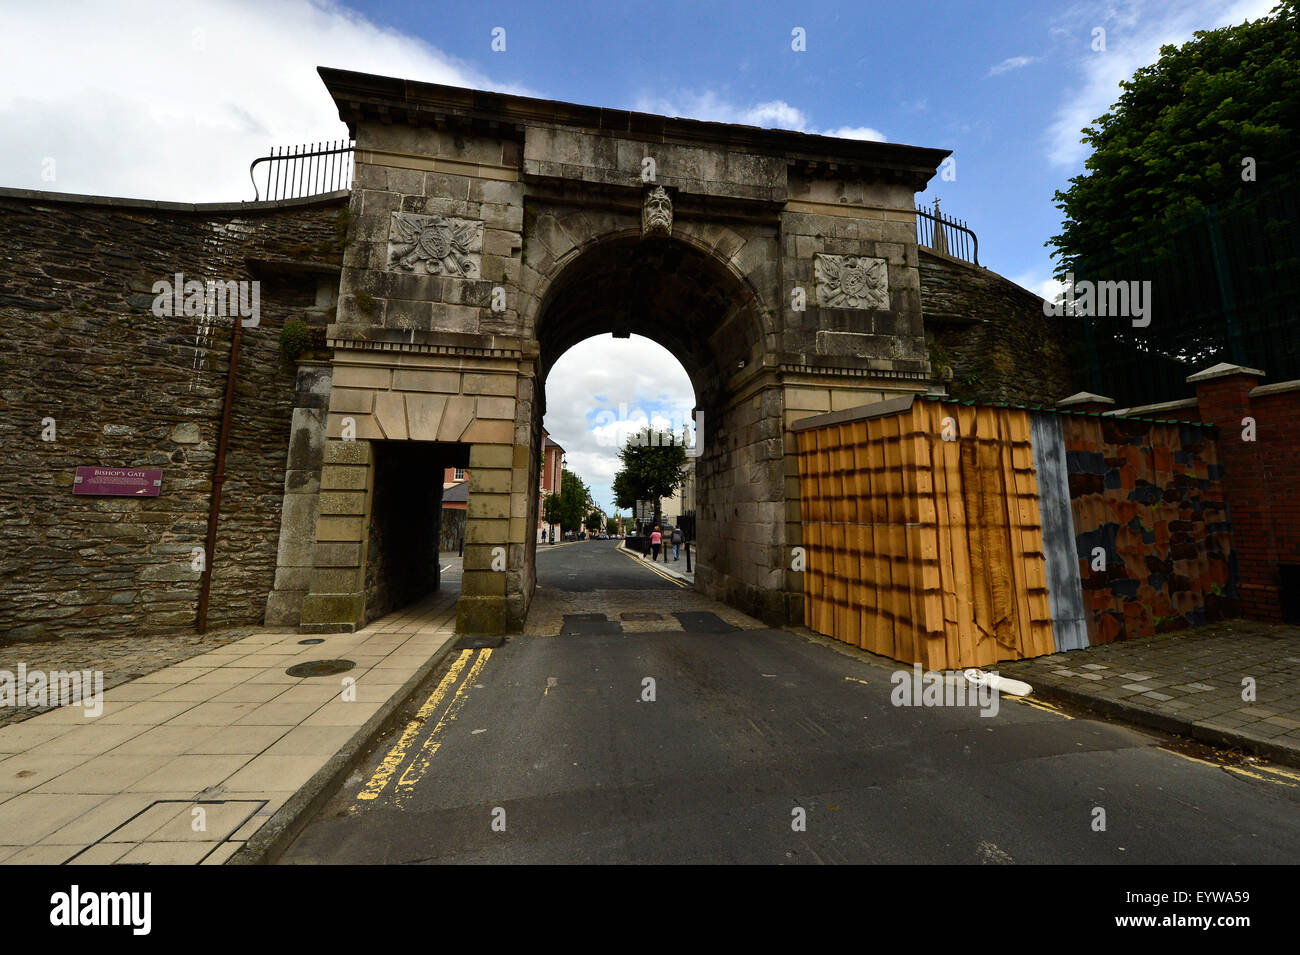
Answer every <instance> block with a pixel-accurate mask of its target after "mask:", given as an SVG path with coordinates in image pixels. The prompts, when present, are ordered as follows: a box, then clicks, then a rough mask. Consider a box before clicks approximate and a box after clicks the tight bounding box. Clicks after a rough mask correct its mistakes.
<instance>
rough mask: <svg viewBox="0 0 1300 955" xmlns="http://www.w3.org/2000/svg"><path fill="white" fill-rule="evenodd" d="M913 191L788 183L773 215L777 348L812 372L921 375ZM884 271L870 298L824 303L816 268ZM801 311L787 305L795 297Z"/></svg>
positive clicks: (832, 182)
mask: <svg viewBox="0 0 1300 955" xmlns="http://www.w3.org/2000/svg"><path fill="white" fill-rule="evenodd" d="M913 195H914V194H913V192H912V190H911V189H910V188H908V187H906V186H890V185H885V184H872V183H866V182H862V181H852V180H849V181H845V180H838V179H819V178H809V177H796V178H792V179H791V181H790V196H789V200H788V201H787V202H786V204H785V209H784V211H783V213H782V215H781V242H782V251H783V253H784V255H783V256H782V280H783V293H784V294H783V300H782V305H783V308H782V314H783V316H784V319H785V322H784V333H783V336H782V348H783V349H784V350H785V351H786V352H788V353H790V354H796V355H801V356H803V360H804V361H805V362H806V363H807V364H810V365H814V366H823V367H824V366H831V367H836V366H840V367H842V366H845V365H850V366H857V365H859V364H860V363H861V360H862V359H866V360H867V361H866V364H867V365H868V367H874V368H878V369H881V370H886V371H891V372H897V371H910V372H916V373H918V374H922V375H923V374H925V373H926V372H927V371H928V365H927V356H926V351H925V337H924V331H923V329H922V325H921V291H920V282H919V276H918V272H917V245H916V216H915V213H914V212H913V211H912V199H913ZM826 257H834V258H835V259H836V260H839V259H842V258H843V257H851V258H852V259H859V258H860V257H865V258H866V259H867V260H870V261H873V262H874V261H877V260H878V261H881V262H883V263H884V268H883V275H884V277H885V278H886V289H883V290H882V293H881V294H880V295H879V296H878V297H875V296H871V297H868V296H863V297H857V296H854V295H851V294H845V295H839V296H836V295H828V294H827V292H826V290H825V289H824V288H820V287H819V286H825V285H827V284H828V283H827V281H826V278H827V276H826V274H825V270H824V269H823V274H822V275H821V276H819V275H818V272H817V268H818V260H819V259H821V260H822V262H823V265H824V263H825V261H826ZM796 289H799V290H802V291H803V292H804V294H805V308H803V309H798V310H797V309H795V308H794V307H793V296H794V294H795V290H796Z"/></svg>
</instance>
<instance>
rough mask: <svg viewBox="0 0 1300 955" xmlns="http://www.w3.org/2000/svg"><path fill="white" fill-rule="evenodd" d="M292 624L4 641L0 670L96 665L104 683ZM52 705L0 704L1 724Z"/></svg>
mask: <svg viewBox="0 0 1300 955" xmlns="http://www.w3.org/2000/svg"><path fill="white" fill-rule="evenodd" d="M294 632H296V631H294V630H293V629H292V628H290V627H281V628H277V627H270V628H267V627H230V628H227V629H225V630H213V631H210V632H208V633H206V634H203V635H201V636H200V635H199V634H197V633H179V634H177V633H171V634H160V635H154V636H136V637H70V638H68V639H66V640H57V641H51V642H49V643H12V644H9V645H7V646H0V671H4V672H8V673H14V674H16V673H17V672H18V666H19V664H22V665H25V666H26V667H27V672H28V673H31V672H33V671H37V670H39V671H41V672H46V673H48V672H50V671H52V670H60V671H68V670H92V671H94V670H98V671H100V672H102V673H103V674H104V689H105V690H108V689H110V688H112V687H115V686H121V685H122V684H123V683H128V682H130V681H131V680H135V679H138V678H139V677H142V676H145V675H147V674H149V673H153V672H155V671H157V670H161V669H162V668H163V667H167V666H171V665H172V664H174V663H179V662H181V661H182V660H188V659H190V658H191V657H196V656H199V655H200V654H203V653H208V652H210V651H212V650H215V649H216V648H218V647H224V646H226V645H228V644H231V643H234V642H236V641H238V640H243V639H245V638H247V637H250V636H252V635H253V634H255V633H284V634H286V635H287V634H290V633H294ZM50 709H52V707H48V706H43V707H42V706H22V707H3V708H0V726H5V725H7V724H9V723H19V722H22V721H23V720H26V719H29V718H30V717H33V716H35V715H37V714H38V713H44V712H46V711H48V710H50Z"/></svg>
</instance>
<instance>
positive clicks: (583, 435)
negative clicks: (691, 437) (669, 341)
mask: <svg viewBox="0 0 1300 955" xmlns="http://www.w3.org/2000/svg"><path fill="white" fill-rule="evenodd" d="M694 404H695V392H694V390H693V389H692V387H691V382H690V379H689V378H688V377H687V376H686V371H685V370H684V369H683V368H682V366H681V363H680V362H678V361H677V359H676V358H674V357H673V355H672V353H671V352H669V351H668V350H667V349H666V348H664V347H662V346H661V345H658V344H656V343H655V342H652V341H650V340H649V339H648V338H642V337H641V336H639V335H633V336H632V337H631V338H628V339H616V338H614V337H613V336H612V335H601V336H598V337H596V338H589V339H587V340H586V341H583V342H579V343H578V344H577V345H574V346H573V347H572V348H570V349H569V350H568V351H567V352H565V353H564V354H563V355H562V356H560V359H559V360H558V361H557V362H556V363H555V365H554V366H553V367H552V368H551V371H550V374H549V375H548V376H547V379H546V417H545V419H544V420H543V422H542V423H543V425H545V427H546V430H547V432H548V433H549V434H550V436H551V438H552V440H554V441H556V442H557V443H558V444H559V445H560V446H561V447H563V448H564V452H565V459H566V460H567V462H568V465H569V469H570V470H571V471H573V472H574V473H575V474H577V475H578V477H580V478H582V479H583V480H584V481H586V482H587V485H588V486H589V487H590V488H591V494H592V497H593V498H595V500H596V503H597V504H599V505H600V506H601V507H603V508H605V510H606V512H607V513H608V512H611V510H612V508H613V491H612V489H611V484H612V483H613V480H614V475H615V473H616V472H617V471H618V468H619V461H618V449H619V447H620V446H621V445H622V443H623V441H624V440H625V439H626V436H627V435H628V434H629V433H633V432H635V431H638V430H640V427H641V426H642V424H643V423H644V422H645V421H647V420H649V421H651V422H654V421H656V419H658V420H659V421H661V422H662V424H656V427H669V428H676V429H678V430H680V427H681V422H682V420H683V419H685V418H688V417H689V416H690V412H691V409H692V407H693V406H694ZM706 427H707V424H706Z"/></svg>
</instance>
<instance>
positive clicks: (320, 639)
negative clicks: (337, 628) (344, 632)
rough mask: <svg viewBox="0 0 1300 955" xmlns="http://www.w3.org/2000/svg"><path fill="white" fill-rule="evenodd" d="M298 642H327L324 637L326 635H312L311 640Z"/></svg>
mask: <svg viewBox="0 0 1300 955" xmlns="http://www.w3.org/2000/svg"><path fill="white" fill-rule="evenodd" d="M298 642H299V643H304V644H312V643H324V642H325V638H324V637H312V638H311V639H309V640H299V641H298Z"/></svg>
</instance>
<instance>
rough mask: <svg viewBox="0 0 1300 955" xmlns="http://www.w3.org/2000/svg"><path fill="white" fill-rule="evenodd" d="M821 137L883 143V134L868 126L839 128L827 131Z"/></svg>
mask: <svg viewBox="0 0 1300 955" xmlns="http://www.w3.org/2000/svg"><path fill="white" fill-rule="evenodd" d="M822 135H823V136H837V137H839V138H840V139H867V140H870V141H871V142H873V143H883V142H884V141H885V134H884V133H882V132H881V131H880V130H878V129H872V128H871V127H870V126H841V127H840V128H839V129H828V130H826V131H825V132H824V133H822Z"/></svg>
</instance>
